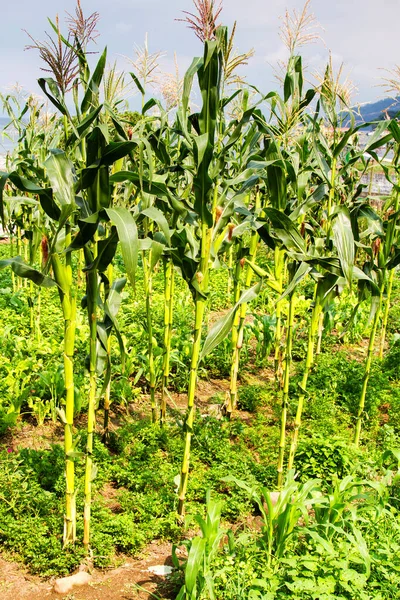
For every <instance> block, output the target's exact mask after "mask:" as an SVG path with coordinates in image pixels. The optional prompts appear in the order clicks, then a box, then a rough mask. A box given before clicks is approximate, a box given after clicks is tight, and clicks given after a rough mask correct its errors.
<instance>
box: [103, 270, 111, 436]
mask: <svg viewBox="0 0 400 600" xmlns="http://www.w3.org/2000/svg"><path fill="white" fill-rule="evenodd" d="M112 278H113V266H112V263H110V264H109V265H108V267H107V279H108V281H109V283H110V285H111V282H112ZM111 339H112V338H111V334H110V335H109V336H108V338H107V355H108V360H109V361H110V362H111ZM110 405H111V377H110V379H109V381H108V383H107V386H106V389H105V391H104V423H103V442H107V441H108V436H109V422H110Z"/></svg>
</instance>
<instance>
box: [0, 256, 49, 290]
mask: <svg viewBox="0 0 400 600" xmlns="http://www.w3.org/2000/svg"><path fill="white" fill-rule="evenodd" d="M6 267H11V269H12V270H13V271H14V273H15V274H16V275H18V276H19V277H24V278H26V279H30V280H31V281H33V283H35V284H36V285H38V286H41V287H47V288H49V287H54V286H56V285H57V284H56V282H55V281H54V279H52V278H51V277H48V276H47V275H43V273H41V272H40V271H37V270H36V269H33V268H32V267H30V266H29V265H27V264H26V263H24V262H23V260H22V258H21V257H20V256H16V257H15V258H7V259H4V260H0V269H5V268H6Z"/></svg>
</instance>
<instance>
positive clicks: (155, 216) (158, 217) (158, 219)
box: [141, 206, 171, 246]
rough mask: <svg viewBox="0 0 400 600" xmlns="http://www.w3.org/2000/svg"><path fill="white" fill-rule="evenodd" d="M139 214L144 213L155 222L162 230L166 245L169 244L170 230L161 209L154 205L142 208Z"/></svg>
mask: <svg viewBox="0 0 400 600" xmlns="http://www.w3.org/2000/svg"><path fill="white" fill-rule="evenodd" d="M141 214H142V215H144V216H145V217H148V218H149V219H150V220H151V221H154V223H157V225H158V226H159V228H160V230H161V231H162V232H163V234H164V237H165V239H166V240H167V242H168V245H169V246H170V245H171V235H170V231H169V225H168V222H167V219H166V218H165V216H164V215H163V213H162V212H161V210H159V209H158V208H156V207H155V206H150V207H149V208H146V209H145V210H142V211H141Z"/></svg>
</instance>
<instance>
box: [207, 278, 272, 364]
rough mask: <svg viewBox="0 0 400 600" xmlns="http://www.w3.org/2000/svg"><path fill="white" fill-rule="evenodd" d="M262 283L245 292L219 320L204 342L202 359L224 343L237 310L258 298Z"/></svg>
mask: <svg viewBox="0 0 400 600" xmlns="http://www.w3.org/2000/svg"><path fill="white" fill-rule="evenodd" d="M261 285H262V282H261V281H259V282H258V283H257V284H256V285H254V286H253V287H251V288H249V289H248V290H246V291H244V292H243V294H242V295H241V296H240V298H239V301H238V302H237V303H236V304H235V305H234V306H233V307H232V308H231V309H230V310H229V311H228V312H227V313H226V315H224V316H223V317H222V318H221V319H219V320H218V321H217V322H216V323H215V324H214V325H213V326H212V327H211V329H210V331H209V332H208V335H207V337H206V339H205V341H204V344H203V348H202V350H201V354H200V359H203V358H204V357H205V356H207V354H210V352H212V350H214V348H216V346H218V344H220V343H221V342H222V340H224V339H225V338H226V336H227V335H228V334H229V332H230V330H231V328H232V323H233V321H234V319H235V314H236V311H237V309H238V308H239V306H240V305H241V304H248V303H249V302H251V301H252V300H254V299H255V298H257V296H258V294H259V292H260V290H261Z"/></svg>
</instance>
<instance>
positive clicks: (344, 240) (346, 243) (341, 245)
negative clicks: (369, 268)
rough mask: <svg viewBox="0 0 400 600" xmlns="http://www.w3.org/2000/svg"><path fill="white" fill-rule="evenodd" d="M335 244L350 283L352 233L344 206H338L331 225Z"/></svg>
mask: <svg viewBox="0 0 400 600" xmlns="http://www.w3.org/2000/svg"><path fill="white" fill-rule="evenodd" d="M332 229H333V236H334V241H335V246H336V249H337V252H338V257H339V260H340V264H341V267H342V270H343V274H344V276H345V278H346V280H347V283H348V284H349V285H351V282H352V279H353V267H354V261H355V250H354V235H353V230H352V227H351V219H350V215H349V212H348V210H347V209H346V208H340V209H339V210H338V212H337V215H336V217H335V219H334V221H333V225H332Z"/></svg>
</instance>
